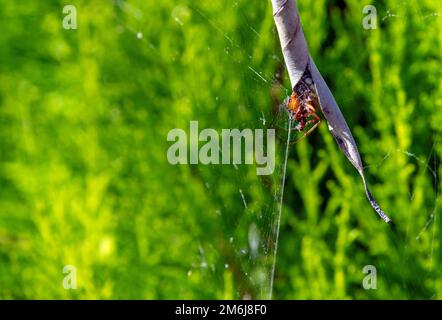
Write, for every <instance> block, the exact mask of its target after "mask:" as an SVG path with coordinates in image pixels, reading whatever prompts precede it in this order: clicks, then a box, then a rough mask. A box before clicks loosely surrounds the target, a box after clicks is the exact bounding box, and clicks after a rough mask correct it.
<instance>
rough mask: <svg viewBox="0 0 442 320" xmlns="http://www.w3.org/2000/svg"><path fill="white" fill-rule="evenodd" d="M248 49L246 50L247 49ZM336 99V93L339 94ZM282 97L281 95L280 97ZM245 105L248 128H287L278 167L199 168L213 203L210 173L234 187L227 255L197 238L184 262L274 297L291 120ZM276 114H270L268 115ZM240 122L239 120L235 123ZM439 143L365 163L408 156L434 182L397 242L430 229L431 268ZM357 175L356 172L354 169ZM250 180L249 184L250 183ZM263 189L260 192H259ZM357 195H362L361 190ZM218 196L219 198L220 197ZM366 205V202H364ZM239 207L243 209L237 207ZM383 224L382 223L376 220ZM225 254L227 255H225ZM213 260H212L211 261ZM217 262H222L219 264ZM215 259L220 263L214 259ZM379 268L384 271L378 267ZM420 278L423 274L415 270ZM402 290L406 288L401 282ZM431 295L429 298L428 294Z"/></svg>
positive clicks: (242, 294) (234, 46)
mask: <svg viewBox="0 0 442 320" xmlns="http://www.w3.org/2000/svg"><path fill="white" fill-rule="evenodd" d="M115 5H116V6H117V7H118V8H119V9H121V10H122V11H124V12H125V13H126V14H128V15H130V16H132V17H134V18H135V19H136V20H139V21H143V19H144V17H142V10H140V9H138V8H136V7H134V6H132V5H129V4H128V3H126V2H123V1H115ZM189 7H190V8H191V10H192V13H193V14H195V15H196V16H198V17H199V18H200V19H202V21H204V23H205V24H206V26H207V28H210V29H212V30H213V32H214V35H215V36H217V37H223V38H224V39H225V40H226V43H228V44H229V46H228V47H226V50H225V54H226V55H228V56H229V57H230V58H231V59H232V62H234V63H241V62H240V61H237V60H236V59H235V58H234V55H233V54H232V52H235V51H238V52H241V53H242V54H244V49H243V47H242V46H241V44H240V43H238V42H237V41H235V40H233V39H232V37H230V36H229V34H228V33H227V32H225V31H224V29H223V27H221V26H220V25H219V24H218V23H217V21H214V20H213V19H211V18H209V17H208V15H206V14H205V13H204V12H203V11H202V10H200V9H198V8H196V7H192V6H189ZM438 15H439V13H431V14H426V15H424V16H423V18H431V17H437V16H438ZM392 18H399V19H401V18H403V17H400V16H397V15H395V14H394V10H393V9H391V10H388V11H387V14H386V15H385V16H384V17H381V20H382V21H384V22H385V21H388V19H392ZM174 20H175V21H176V23H177V24H179V25H181V26H183V25H184V22H182V21H181V20H180V18H179V17H174ZM122 26H123V27H124V28H125V30H126V31H128V32H129V33H130V34H132V36H133V39H134V41H143V42H144V43H145V44H146V45H147V46H148V47H149V48H150V49H151V50H154V51H155V50H157V48H156V47H155V45H154V44H153V43H151V42H149V40H147V39H146V38H144V37H143V31H142V30H141V29H142V28H136V27H134V26H131V25H128V24H124V23H122ZM249 28H250V29H251V30H252V31H253V32H254V33H255V34H256V36H257V37H260V33H259V31H257V30H256V29H255V28H254V27H253V26H252V25H249ZM245 54H247V53H245ZM274 59H275V60H279V62H281V61H280V59H279V58H278V56H277V55H276V52H275V53H274ZM247 69H248V72H249V74H248V75H247V76H248V77H251V78H252V79H253V81H254V82H255V84H254V89H253V90H268V86H269V85H273V86H276V87H277V88H279V90H281V91H282V92H283V94H284V95H285V96H287V95H288V94H289V93H290V91H291V90H290V89H289V88H285V87H284V86H283V85H282V84H281V83H280V79H278V76H277V75H272V74H266V73H265V72H264V71H261V70H259V69H257V68H256V67H255V66H253V65H252V64H249V65H247ZM337 100H338V103H339V101H340V97H337ZM280 101H281V100H280ZM249 107H251V108H254V109H255V110H254V112H253V115H254V117H253V118H252V119H251V120H250V121H243V122H241V123H240V125H242V126H243V128H244V127H248V128H262V127H267V126H271V125H273V124H274V120H276V123H277V124H278V126H281V127H285V128H287V129H288V130H285V131H278V136H279V139H278V140H277V146H276V150H277V154H276V163H275V165H276V167H275V172H274V174H273V175H271V176H270V177H264V178H263V177H259V176H255V177H250V170H249V169H248V168H245V167H244V166H240V165H235V166H230V167H227V168H226V167H222V168H221V167H216V166H211V167H205V168H201V169H200V170H201V171H202V176H203V179H206V181H205V186H206V189H207V192H208V194H209V197H211V199H212V201H215V202H216V199H217V195H216V194H217V192H218V191H217V190H216V189H215V188H214V187H213V186H212V185H211V184H210V182H209V181H213V177H216V178H218V179H228V181H229V184H231V185H232V186H233V188H234V189H235V192H234V193H233V194H234V197H233V199H231V201H230V202H229V203H224V204H223V203H220V202H218V203H216V205H217V206H218V208H217V210H216V215H217V216H218V217H219V218H218V220H217V221H222V224H223V226H224V227H223V231H222V232H223V234H222V235H221V237H223V238H224V240H219V239H217V241H221V242H222V243H223V245H221V247H223V246H224V245H225V246H227V247H228V248H227V249H226V248H224V249H222V250H225V251H227V252H229V253H228V254H226V253H223V252H221V251H222V250H221V249H220V246H219V245H218V244H217V241H213V242H211V241H210V240H208V239H198V240H197V242H198V252H196V253H195V263H194V264H192V265H191V266H188V275H189V277H190V276H191V275H192V274H194V273H195V272H198V270H202V273H203V275H204V277H205V278H207V279H216V280H220V279H224V277H225V275H226V272H225V271H226V270H227V271H230V272H231V273H232V274H234V275H235V276H234V277H235V278H234V280H233V282H235V288H236V292H235V295H234V296H232V298H242V299H250V298H264V299H267V298H272V293H273V287H274V280H275V271H276V270H277V253H278V242H279V240H280V239H279V234H280V228H281V218H283V217H282V215H283V214H284V187H285V181H286V176H287V173H286V169H287V160H288V157H289V146H290V141H291V139H292V138H293V137H291V135H290V132H291V130H290V129H291V122H290V121H289V118H288V117H287V114H285V113H280V112H276V113H274V114H272V113H271V112H270V111H269V107H268V106H267V105H262V104H259V103H257V104H256V105H253V104H251V105H250V106H249ZM272 117H273V118H275V119H271V118H272ZM236 124H238V123H236ZM223 125H224V127H225V128H234V127H235V124H232V123H230V124H229V123H224V124H223ZM436 140H437V137H435V136H433V141H436ZM435 148H437V142H435V143H434V144H433V145H432V147H431V150H429V151H428V153H427V155H426V156H424V157H423V156H418V155H416V154H415V153H414V152H413V150H399V149H396V150H391V152H389V153H387V154H385V155H383V156H382V157H381V160H380V161H377V162H373V163H367V165H366V171H367V172H368V175H370V172H371V171H372V170H373V169H375V168H381V167H383V166H386V165H388V164H389V163H390V162H394V161H395V160H396V158H397V157H399V156H406V157H407V158H408V159H409V160H410V161H412V162H414V163H415V164H416V165H417V166H418V168H419V170H423V171H425V172H426V174H427V175H428V176H429V177H430V178H431V180H432V186H433V189H434V199H433V200H432V201H431V202H432V205H431V207H428V210H427V211H426V212H422V213H421V214H422V215H425V217H426V219H425V221H424V223H423V224H422V225H421V226H420V229H419V232H417V233H416V232H415V231H411V228H410V225H411V224H412V223H413V220H412V219H409V220H408V222H407V223H408V226H407V233H406V238H405V239H401V240H402V241H400V242H399V243H397V244H396V246H397V248H398V250H399V251H400V252H403V250H405V249H406V247H407V245H409V243H410V242H411V241H419V240H420V239H421V238H422V237H423V236H425V235H426V234H431V238H432V239H431V243H432V244H431V250H430V251H429V252H428V255H429V257H430V264H431V269H433V268H435V266H434V261H433V256H434V242H435V239H436V237H437V224H436V223H437V221H438V220H439V217H438V215H437V214H438V212H437V209H438V206H437V204H438V198H439V179H438V173H437V171H438V168H439V160H438V157H437V155H436V154H435V152H434V150H435ZM355 175H356V173H355ZM251 185H253V187H251ZM256 188H257V189H258V190H259V192H262V194H263V196H262V198H260V199H259V200H256V199H253V194H255V193H256V192H257V191H256V190H255V189H256ZM263 190H264V191H263ZM415 196H416V195H415V193H413V191H411V193H410V195H409V201H410V202H412V200H413V199H414V197H415ZM361 197H363V194H362V193H361ZM218 201H219V198H218ZM367 206H368V204H367ZM239 207H241V208H242V211H238V208H239ZM393 219H394V217H393ZM379 223H381V222H379ZM213 255H215V256H217V257H218V258H217V259H215V260H213V259H211V258H209V256H213ZM223 256H227V257H229V258H227V259H225V260H224V258H223ZM403 259H404V261H409V260H410V259H411V257H405V256H404V258H403ZM213 261H215V262H213ZM220 261H221V263H219V262H220ZM217 263H218V264H217ZM380 269H381V270H383V269H385V268H383V267H382V266H380ZM419 276H420V277H422V278H424V275H419ZM404 289H408V288H406V286H405V284H404ZM429 298H431V297H429Z"/></svg>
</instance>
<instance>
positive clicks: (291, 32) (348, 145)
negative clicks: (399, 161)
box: [272, 0, 391, 223]
mask: <svg viewBox="0 0 442 320" xmlns="http://www.w3.org/2000/svg"><path fill="white" fill-rule="evenodd" d="M272 5H273V17H274V20H275V24H276V27H277V29H278V34H279V39H280V43H281V48H282V53H283V55H284V60H285V63H286V66H287V71H288V73H289V77H290V82H291V84H292V87H293V88H294V87H295V86H296V84H297V83H298V82H299V80H300V79H301V77H302V75H303V74H304V72H305V71H306V69H307V68H308V69H309V71H310V73H311V75H312V78H313V82H314V84H315V88H316V93H317V96H318V99H319V105H320V108H321V111H322V113H323V114H324V117H325V119H326V120H327V124H328V129H329V130H330V132H331V134H332V135H333V137H334V138H335V140H336V142H337V144H338V145H339V148H340V149H341V150H342V152H343V153H344V154H345V156H346V157H347V159H348V160H349V161H350V162H351V163H352V164H353V166H354V167H355V168H356V170H358V172H359V174H360V176H361V178H362V182H363V183H364V188H365V193H366V195H367V198H368V200H369V202H370V204H371V206H372V207H373V209H374V210H375V211H376V212H377V213H378V214H379V216H380V217H381V218H382V219H383V220H384V221H385V222H387V223H389V222H390V221H391V220H390V218H389V217H388V216H387V215H386V214H385V213H384V211H382V209H381V208H380V207H379V205H378V204H377V202H376V200H375V199H374V197H373V196H372V194H371V193H370V190H369V189H368V185H367V182H366V179H365V175H364V167H363V165H362V161H361V157H360V155H359V151H358V147H357V145H356V142H355V140H354V138H353V136H352V134H351V131H350V128H349V127H348V125H347V122H346V121H345V118H344V116H343V115H342V112H341V110H340V109H339V106H338V104H337V103H336V101H335V99H334V97H333V95H332V93H331V91H330V89H329V88H328V86H327V84H326V83H325V81H324V79H323V77H322V76H321V73H320V72H319V70H318V68H317V67H316V65H315V63H314V61H313V59H312V58H311V56H310V54H309V52H308V49H307V42H306V40H305V37H304V32H303V31H302V26H301V22H300V18H299V12H298V9H297V6H296V0H272Z"/></svg>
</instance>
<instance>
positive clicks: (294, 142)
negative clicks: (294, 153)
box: [290, 115, 321, 144]
mask: <svg viewBox="0 0 442 320" xmlns="http://www.w3.org/2000/svg"><path fill="white" fill-rule="evenodd" d="M315 116H316V117H318V116H317V115H315ZM318 119H319V120H317V122H316V124H315V125H314V126H313V127H311V128H310V129H309V130H308V131H307V132H306V133H304V135H303V136H302V137H301V138H299V139H298V140H295V141H293V142H290V144H296V143H298V142H299V141H301V140H302V139H304V138H305V137H307V136H308V135H309V134H311V133H312V132H313V131H314V130H315V129H316V128H317V127H318V126H319V125H320V124H321V120H320V118H319V117H318Z"/></svg>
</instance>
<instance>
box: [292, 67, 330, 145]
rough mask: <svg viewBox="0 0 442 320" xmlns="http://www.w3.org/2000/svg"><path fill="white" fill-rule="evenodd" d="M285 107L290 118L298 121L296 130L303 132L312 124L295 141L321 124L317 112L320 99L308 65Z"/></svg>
mask: <svg viewBox="0 0 442 320" xmlns="http://www.w3.org/2000/svg"><path fill="white" fill-rule="evenodd" d="M285 107H286V110H287V112H288V113H289V116H290V118H291V119H292V120H294V121H296V122H297V125H296V127H294V130H297V131H300V132H301V131H304V129H305V128H306V127H309V126H311V127H310V128H309V129H308V131H307V132H306V133H304V135H303V136H302V137H301V138H299V139H298V140H296V141H295V142H294V143H296V142H298V141H300V140H302V139H303V138H305V137H306V136H308V135H309V134H310V133H312V132H313V131H314V130H315V129H316V128H317V127H318V126H319V125H320V124H321V118H320V117H319V116H318V115H317V114H316V108H318V107H319V100H318V97H317V95H316V90H315V85H314V83H313V79H312V75H311V73H310V71H309V69H308V67H307V69H306V70H305V71H304V74H303V75H302V77H301V79H300V80H299V81H298V83H297V84H296V85H295V87H294V88H293V92H292V94H291V96H290V97H289V98H288V101H287V103H286V104H285Z"/></svg>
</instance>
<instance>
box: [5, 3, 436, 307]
mask: <svg viewBox="0 0 442 320" xmlns="http://www.w3.org/2000/svg"><path fill="white" fill-rule="evenodd" d="M298 2H299V3H298V6H299V10H300V13H301V20H302V23H303V27H304V32H305V34H306V38H307V40H308V44H309V49H310V51H311V54H312V56H313V57H314V59H315V61H316V64H317V66H318V68H319V69H320V70H321V72H322V73H323V75H324V77H325V78H326V80H327V82H328V84H329V86H330V88H331V89H332V91H333V92H334V95H335V97H336V100H337V101H338V103H339V105H340V106H341V109H342V111H343V113H344V115H345V117H346V119H347V122H348V124H349V126H350V128H352V131H353V134H354V136H355V139H356V140H357V142H358V144H359V148H360V151H361V156H362V158H363V161H364V164H365V165H366V166H367V168H366V170H367V174H368V179H369V181H370V185H371V189H372V191H373V194H374V195H375V197H376V198H377V200H378V202H379V203H380V204H381V207H382V208H383V209H384V210H385V211H386V212H387V214H389V216H390V217H391V218H392V219H393V220H394V221H395V222H396V229H391V228H390V227H389V226H387V225H386V224H385V223H384V222H382V220H381V219H379V217H378V216H377V215H376V213H375V212H374V211H373V210H372V209H371V207H370V206H369V204H368V201H367V200H366V198H365V195H364V191H363V187H362V184H361V182H360V178H359V177H358V175H357V173H356V171H355V170H354V168H353V167H352V166H351V165H350V164H349V163H348V161H347V160H346V158H345V157H344V155H342V154H341V152H340V151H339V148H338V147H337V145H336V143H335V142H334V141H333V139H332V137H331V135H330V134H329V132H328V130H327V126H326V124H323V125H321V126H320V129H319V130H317V131H316V132H315V133H313V134H312V135H311V136H309V137H308V138H307V139H304V140H303V141H302V142H300V143H297V144H295V145H293V146H292V147H291V150H290V155H289V160H288V166H287V175H286V177H287V180H286V188H285V193H284V204H283V209H282V217H281V228H280V237H279V249H278V254H277V259H276V269H275V278H274V286H273V298H275V299H312V298H314V299H410V298H414V299H441V298H442V270H441V262H442V247H441V227H442V222H441V221H442V217H441V216H440V210H439V207H440V196H439V194H438V190H439V187H440V181H439V175H440V170H441V168H440V166H439V163H440V157H441V155H442V146H441V145H440V143H439V140H438V139H439V137H440V134H441V125H440V124H441V122H442V82H441V81H440V80H441V75H442V68H441V60H442V50H441V49H442V48H441V46H442V17H441V14H442V13H441V12H442V4H441V2H440V0H407V1H399V0H385V1H373V2H371V3H368V2H367V3H365V2H360V1H357V0H352V1H350V0H316V1H302V0H300V1H298ZM66 4H72V5H74V6H75V7H76V8H77V18H78V29H77V30H65V29H63V28H62V20H63V18H64V16H65V15H64V14H63V13H62V9H63V7H64V5H66ZM367 4H373V5H375V6H376V8H377V13H378V21H377V22H378V28H377V29H375V30H365V29H363V27H362V19H363V18H364V16H365V15H364V14H363V13H362V10H363V7H364V6H365V5H367ZM288 94H290V84H289V81H288V77H287V75H286V71H285V69H284V63H283V60H282V55H281V49H280V47H279V42H278V37H277V34H276V29H275V27H274V23H273V17H272V8H271V3H270V1H267V0H260V1H258V0H256V1H246V0H237V1H233V0H232V1H172V0H163V1H153V0H150V1H145V0H131V1H123V0H118V1H104V0H102V1H79V0H78V1H70V2H69V3H66V2H64V1H49V0H46V1H29V0H28V1H7V0H0V123H1V126H0V139H1V140H0V141H1V144H0V298H1V299H35V298H40V299H48V298H55V299H109V298H115V299H130V298H132V299H197V298H204V299H222V298H225V299H232V298H268V297H269V292H270V290H271V288H270V280H271V274H272V269H271V264H272V255H273V253H274V243H275V230H276V229H275V221H277V212H278V194H279V192H280V185H281V179H282V173H281V164H282V158H281V152H283V151H284V147H285V145H284V139H283V137H284V135H285V133H284V131H283V130H282V131H281V130H278V136H279V137H282V138H281V139H279V140H278V144H277V153H278V156H277V164H278V168H277V170H276V171H275V173H274V175H272V176H269V177H263V176H261V177H258V176H256V174H255V169H256V168H255V167H254V166H238V167H237V168H234V167H233V166H203V165H192V166H184V165H183V166H172V165H170V164H169V163H168V162H167V158H166V152H167V149H168V147H169V146H170V145H171V143H170V142H167V141H166V136H167V133H168V131H169V130H170V129H173V128H183V129H185V130H186V131H188V126H189V121H190V120H198V121H199V124H200V128H206V127H210V128H215V129H217V130H218V131H220V130H221V128H263V127H264V128H267V127H269V126H271V124H272V120H273V119H274V118H275V117H277V115H276V114H275V110H276V109H277V106H278V104H279V103H281V102H282V101H283V99H284V98H285V96H287V95H288ZM66 265H73V266H75V267H76V269H77V289H75V290H66V289H64V288H63V279H64V278H65V276H66V274H64V273H63V268H64V266H66ZM366 265H373V266H375V267H376V269H377V289H376V290H365V289H364V288H363V286H362V283H363V280H364V277H365V276H366V274H364V273H363V271H362V270H363V268H364V266H366Z"/></svg>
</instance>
